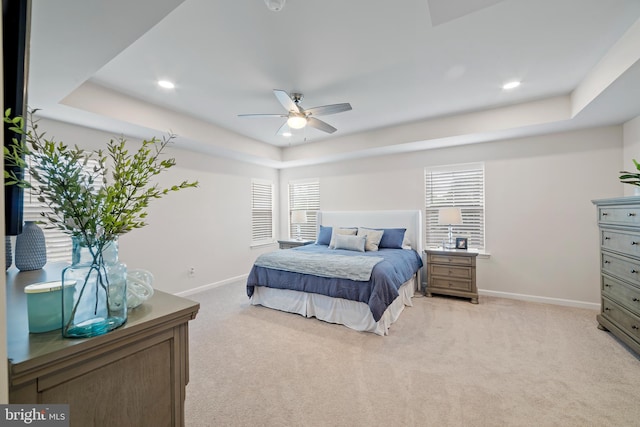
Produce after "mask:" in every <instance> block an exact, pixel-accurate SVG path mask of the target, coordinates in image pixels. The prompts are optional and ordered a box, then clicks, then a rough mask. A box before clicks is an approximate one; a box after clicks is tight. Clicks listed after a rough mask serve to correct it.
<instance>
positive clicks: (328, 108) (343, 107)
mask: <svg viewBox="0 0 640 427" xmlns="http://www.w3.org/2000/svg"><path fill="white" fill-rule="evenodd" d="M349 110H351V104H349V103H348V102H345V103H344V104H331V105H323V106H322V107H313V108H307V109H306V110H304V112H305V114H312V115H314V116H328V115H329V114H336V113H342V112H343V111H349Z"/></svg>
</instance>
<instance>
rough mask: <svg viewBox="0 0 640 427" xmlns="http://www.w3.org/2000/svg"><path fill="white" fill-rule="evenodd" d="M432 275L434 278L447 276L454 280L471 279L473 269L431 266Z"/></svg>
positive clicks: (439, 265)
mask: <svg viewBox="0 0 640 427" xmlns="http://www.w3.org/2000/svg"><path fill="white" fill-rule="evenodd" d="M429 268H431V274H433V275H434V276H445V277H451V278H453V279H455V278H458V279H471V277H472V272H471V267H455V266H452V265H441V264H431V265H430V266H429Z"/></svg>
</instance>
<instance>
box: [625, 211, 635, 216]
mask: <svg viewBox="0 0 640 427" xmlns="http://www.w3.org/2000/svg"><path fill="white" fill-rule="evenodd" d="M627 216H636V214H635V213H633V212H629V213H628V214H627Z"/></svg>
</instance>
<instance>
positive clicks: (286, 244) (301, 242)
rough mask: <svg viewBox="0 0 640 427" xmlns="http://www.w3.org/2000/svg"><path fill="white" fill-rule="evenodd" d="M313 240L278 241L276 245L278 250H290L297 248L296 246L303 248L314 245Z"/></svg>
mask: <svg viewBox="0 0 640 427" xmlns="http://www.w3.org/2000/svg"><path fill="white" fill-rule="evenodd" d="M314 242H315V240H296V239H292V240H278V244H279V245H280V249H291V248H297V247H298V246H305V245H310V244H312V243H314Z"/></svg>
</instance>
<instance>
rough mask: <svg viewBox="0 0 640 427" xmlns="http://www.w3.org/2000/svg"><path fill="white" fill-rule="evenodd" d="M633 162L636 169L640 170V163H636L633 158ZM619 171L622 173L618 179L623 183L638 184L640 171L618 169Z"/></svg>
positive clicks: (639, 182)
mask: <svg viewBox="0 0 640 427" xmlns="http://www.w3.org/2000/svg"><path fill="white" fill-rule="evenodd" d="M633 164H634V165H636V169H637V170H638V171H640V163H638V162H637V161H636V159H633ZM620 173H621V174H622V175H620V181H622V183H623V184H631V185H638V186H640V173H638V172H627V171H620Z"/></svg>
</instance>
